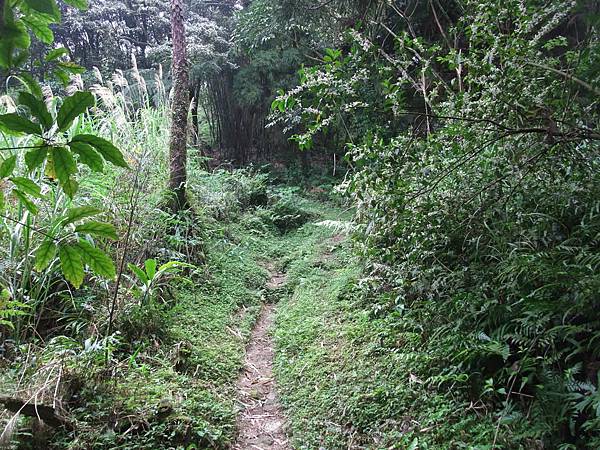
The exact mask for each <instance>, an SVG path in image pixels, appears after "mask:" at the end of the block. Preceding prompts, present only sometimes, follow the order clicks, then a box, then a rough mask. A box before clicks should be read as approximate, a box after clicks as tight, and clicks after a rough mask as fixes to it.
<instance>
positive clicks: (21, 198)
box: [12, 189, 38, 215]
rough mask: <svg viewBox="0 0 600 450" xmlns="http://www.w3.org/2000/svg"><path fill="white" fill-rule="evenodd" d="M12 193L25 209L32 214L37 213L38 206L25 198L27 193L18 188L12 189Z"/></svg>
mask: <svg viewBox="0 0 600 450" xmlns="http://www.w3.org/2000/svg"><path fill="white" fill-rule="evenodd" d="M12 193H13V194H14V195H15V197H17V198H18V199H19V201H20V202H21V203H22V204H23V206H24V207H25V209H27V211H29V212H30V213H31V214H34V215H35V214H37V213H38V207H37V206H36V205H35V203H33V202H32V201H31V200H30V199H29V198H27V195H25V194H24V193H23V192H21V191H19V190H18V189H13V191H12Z"/></svg>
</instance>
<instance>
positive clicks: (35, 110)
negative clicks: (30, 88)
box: [19, 92, 52, 130]
mask: <svg viewBox="0 0 600 450" xmlns="http://www.w3.org/2000/svg"><path fill="white" fill-rule="evenodd" d="M19 104H20V105H24V106H27V107H28V108H29V110H30V111H31V114H32V115H33V116H34V117H35V118H36V119H37V120H39V122H40V124H41V125H42V126H43V127H44V129H46V130H49V129H50V128H51V127H52V116H51V115H50V112H49V111H48V108H47V107H46V103H45V102H44V101H43V100H38V99H37V98H35V97H34V96H33V95H31V94H30V93H29V92H19Z"/></svg>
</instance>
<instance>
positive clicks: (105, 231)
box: [75, 220, 118, 240]
mask: <svg viewBox="0 0 600 450" xmlns="http://www.w3.org/2000/svg"><path fill="white" fill-rule="evenodd" d="M75 231H76V232H77V233H83V234H90V235H92V236H96V237H105V238H109V239H113V240H117V239H118V236H117V232H116V230H115V227H114V226H113V225H111V224H110V223H106V222H98V221H95V220H91V221H89V222H85V223H82V224H81V225H77V227H75Z"/></svg>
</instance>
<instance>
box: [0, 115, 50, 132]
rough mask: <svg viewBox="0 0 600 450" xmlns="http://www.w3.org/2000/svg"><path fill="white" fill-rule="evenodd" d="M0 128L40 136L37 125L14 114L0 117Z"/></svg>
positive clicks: (39, 129)
mask: <svg viewBox="0 0 600 450" xmlns="http://www.w3.org/2000/svg"><path fill="white" fill-rule="evenodd" d="M0 126H2V127H3V128H5V129H6V130H8V131H13V132H16V133H27V134H37V135H41V134H42V130H41V128H40V126H39V125H38V124H35V123H33V122H32V121H31V120H29V119H26V118H25V117H21V116H19V115H18V114H15V113H10V114H3V115H0Z"/></svg>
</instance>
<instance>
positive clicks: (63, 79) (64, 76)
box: [52, 67, 71, 86]
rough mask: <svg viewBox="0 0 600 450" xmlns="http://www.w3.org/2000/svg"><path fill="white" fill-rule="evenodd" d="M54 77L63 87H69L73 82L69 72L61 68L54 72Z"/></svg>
mask: <svg viewBox="0 0 600 450" xmlns="http://www.w3.org/2000/svg"><path fill="white" fill-rule="evenodd" d="M52 75H54V77H55V78H56V79H57V80H58V82H59V83H61V84H62V85H63V86H67V85H68V84H69V83H70V82H71V75H69V73H68V72H65V71H64V70H63V69H61V68H60V67H57V68H56V69H54V71H53V72H52Z"/></svg>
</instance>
